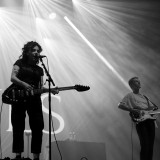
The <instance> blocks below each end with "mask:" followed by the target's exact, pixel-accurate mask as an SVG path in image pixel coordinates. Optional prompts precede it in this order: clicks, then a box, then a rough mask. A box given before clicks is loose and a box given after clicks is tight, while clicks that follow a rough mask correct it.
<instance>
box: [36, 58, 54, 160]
mask: <svg viewBox="0 0 160 160" xmlns="http://www.w3.org/2000/svg"><path fill="white" fill-rule="evenodd" d="M39 59H40V61H41V62H42V66H43V68H44V70H45V73H46V75H47V77H48V80H47V81H48V86H49V96H48V102H49V160H51V83H52V84H53V86H55V84H54V82H53V79H52V78H51V76H50V74H49V72H48V70H47V69H46V66H45V65H44V63H43V61H42V58H39Z"/></svg>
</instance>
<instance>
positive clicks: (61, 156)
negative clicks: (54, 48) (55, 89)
mask: <svg viewBox="0 0 160 160" xmlns="http://www.w3.org/2000/svg"><path fill="white" fill-rule="evenodd" d="M47 68H48V73H49V64H48V58H47ZM50 116H51V115H50ZM50 119H51V124H52V130H53V135H54V139H55V142H56V145H57V149H58V152H59V155H60V157H61V160H62V154H61V151H60V148H59V145H58V141H57V138H56V134H55V129H54V125H53V118H52V117H51V118H50Z"/></svg>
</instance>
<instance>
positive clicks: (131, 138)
mask: <svg viewBox="0 0 160 160" xmlns="http://www.w3.org/2000/svg"><path fill="white" fill-rule="evenodd" d="M131 122H132V124H131V145H132V146H131V152H132V155H131V157H132V158H131V159H132V160H133V126H134V122H133V121H131Z"/></svg>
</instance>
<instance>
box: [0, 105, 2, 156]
mask: <svg viewBox="0 0 160 160" xmlns="http://www.w3.org/2000/svg"><path fill="white" fill-rule="evenodd" d="M2 108H3V102H2V104H1V110H0V159H2V144H1V116H2Z"/></svg>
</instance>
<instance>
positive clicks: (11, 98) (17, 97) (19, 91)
mask: <svg viewBox="0 0 160 160" xmlns="http://www.w3.org/2000/svg"><path fill="white" fill-rule="evenodd" d="M72 89H75V90H76V91H78V92H83V91H87V90H89V89H90V87H89V86H83V85H75V86H68V87H56V88H51V92H52V91H54V90H58V91H65V90H72ZM47 92H49V89H33V90H32V91H31V92H29V91H27V90H25V89H23V88H22V87H19V86H17V85H15V84H11V85H10V86H9V87H8V88H7V89H6V90H5V91H4V92H3V93H2V102H3V103H6V104H15V103H23V102H25V101H26V100H27V99H29V97H31V96H34V95H36V94H39V95H40V94H42V93H47Z"/></svg>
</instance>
